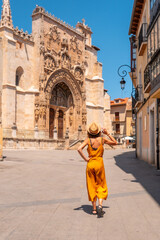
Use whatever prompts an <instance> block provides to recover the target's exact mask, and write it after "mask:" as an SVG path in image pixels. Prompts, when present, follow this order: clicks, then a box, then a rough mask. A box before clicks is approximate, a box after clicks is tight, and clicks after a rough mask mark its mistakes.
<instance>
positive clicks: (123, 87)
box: [120, 77, 126, 90]
mask: <svg viewBox="0 0 160 240" xmlns="http://www.w3.org/2000/svg"><path fill="white" fill-rule="evenodd" d="M120 84H121V89H122V90H124V89H125V84H126V81H125V80H124V78H123V77H122V80H121V81H120Z"/></svg>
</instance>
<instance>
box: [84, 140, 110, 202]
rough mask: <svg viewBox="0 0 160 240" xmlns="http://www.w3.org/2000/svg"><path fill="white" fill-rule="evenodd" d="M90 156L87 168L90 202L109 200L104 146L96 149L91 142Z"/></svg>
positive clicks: (89, 147)
mask: <svg viewBox="0 0 160 240" xmlns="http://www.w3.org/2000/svg"><path fill="white" fill-rule="evenodd" d="M87 151H88V155H89V157H90V160H89V162H88V163H87V168H86V180H87V190H88V198H89V201H92V202H93V201H96V200H97V198H98V199H107V196H108V188H107V183H106V177H105V169H104V163H103V152H104V148H103V144H102V139H101V145H100V146H99V147H98V148H97V149H94V148H92V146H91V140H90V141H89V145H88V149H87Z"/></svg>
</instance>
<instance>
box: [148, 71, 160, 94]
mask: <svg viewBox="0 0 160 240" xmlns="http://www.w3.org/2000/svg"><path fill="white" fill-rule="evenodd" d="M150 95H152V97H153V98H160V74H158V75H157V77H156V78H154V79H153V80H152V81H151V92H150Z"/></svg>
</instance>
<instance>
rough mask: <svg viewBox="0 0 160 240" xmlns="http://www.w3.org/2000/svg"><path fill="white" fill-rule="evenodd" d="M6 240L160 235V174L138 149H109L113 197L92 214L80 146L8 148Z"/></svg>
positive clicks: (1, 186) (0, 174)
mask: <svg viewBox="0 0 160 240" xmlns="http://www.w3.org/2000/svg"><path fill="white" fill-rule="evenodd" d="M4 155H5V156H6V158H5V159H4V161H3V162H0V240H79V239H81V240H88V239H89V240H91V239H92V240H100V239H104V240H107V239H109V240H121V239H123V240H132V239H133V240H135V239H136V240H159V239H160V225H159V223H160V208H159V204H160V176H158V174H157V171H156V170H155V168H154V167H152V166H150V165H148V164H147V163H145V162H143V161H140V160H138V159H136V158H135V153H134V151H133V150H108V151H105V154H104V164H105V169H106V178H107V184H108V188H109V197H108V199H107V201H105V202H104V211H105V215H104V217H103V218H97V216H93V215H91V210H92V208H91V205H90V202H89V201H88V197H87V191H86V183H85V168H86V163H85V162H84V161H83V160H82V159H81V158H80V156H79V155H78V153H77V152H76V151H58V150H57V151H55V150H53V151H51V150H48V151H43V150H41V151H40V150H37V151H36V150H35V151H29V150H21V151H18V150H17V151H16V150H15V151H14V150H10V151H4Z"/></svg>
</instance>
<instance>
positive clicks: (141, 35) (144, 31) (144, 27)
mask: <svg viewBox="0 0 160 240" xmlns="http://www.w3.org/2000/svg"><path fill="white" fill-rule="evenodd" d="M142 43H146V45H147V23H143V24H142V26H141V30H140V33H139V36H138V51H140V49H141V46H142ZM139 55H141V54H139Z"/></svg>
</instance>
